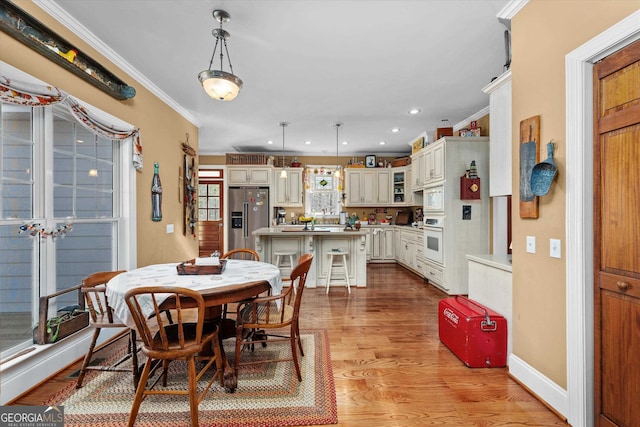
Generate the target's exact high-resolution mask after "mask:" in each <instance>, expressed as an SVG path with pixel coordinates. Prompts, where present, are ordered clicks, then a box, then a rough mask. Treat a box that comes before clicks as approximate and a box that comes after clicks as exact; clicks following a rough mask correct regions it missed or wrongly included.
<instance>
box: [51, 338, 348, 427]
mask: <svg viewBox="0 0 640 427" xmlns="http://www.w3.org/2000/svg"><path fill="white" fill-rule="evenodd" d="M301 338H302V345H303V348H304V354H305V355H304V357H300V369H301V374H302V382H298V379H297V376H296V373H295V368H294V366H293V362H277V363H268V364H259V365H249V366H243V367H242V368H241V369H240V373H239V378H238V388H237V389H236V391H235V393H226V392H225V391H224V389H223V388H222V387H221V386H220V384H219V383H218V382H217V381H216V382H214V384H213V385H212V387H211V389H210V390H209V392H208V393H207V395H206V397H205V398H204V399H203V401H202V402H201V403H200V406H199V424H200V425H201V426H207V427H240V426H242V427H258V426H260V427H276V426H301V425H326V424H337V423H338V416H337V404H336V393H335V384H334V379H333V369H332V367H331V356H330V349H329V339H328V337H327V332H326V330H324V329H319V330H306V331H302V334H301ZM234 345H235V340H234V339H229V340H225V341H224V346H225V350H226V351H227V354H228V355H233V351H234V350H233V347H234ZM290 354H291V347H290V345H289V343H288V342H283V343H270V344H268V345H267V347H266V348H263V347H257V348H256V350H255V351H254V352H253V353H251V352H248V351H245V352H244V353H243V358H244V357H247V358H261V357H269V358H272V357H285V358H286V357H289V356H290ZM116 356H117V355H116ZM207 375H209V373H207V374H206V375H205V376H204V377H203V378H202V379H201V380H200V381H199V387H204V385H205V384H206V382H207V381H206V377H207ZM186 380H187V373H186V364H185V363H184V362H181V361H174V362H171V365H170V368H169V384H168V387H171V384H172V383H176V385H178V386H180V387H182V386H184V385H186ZM84 384H85V385H84V386H83V387H82V388H81V389H79V390H76V389H75V383H70V385H69V386H68V387H66V388H65V389H64V390H63V391H61V392H60V393H59V394H57V395H56V396H54V397H52V398H51V399H50V400H49V402H47V403H46V404H47V405H49V406H63V407H64V425H65V427H79V426H84V427H87V426H91V427H99V426H105V427H106V426H114V427H119V426H126V425H127V420H128V418H129V411H130V410H131V403H132V401H133V396H134V389H133V383H132V381H131V376H130V374H127V373H123V372H99V371H89V372H88V373H87V376H86V377H85V381H84ZM159 386H161V385H160V384H158V385H157V386H156V387H159ZM190 425H191V424H190V421H189V401H188V398H187V396H163V395H158V396H148V397H147V398H146V399H145V400H144V401H143V402H142V405H141V406H140V413H139V414H138V417H137V419H136V426H140V427H182V426H185V427H186V426H190Z"/></svg>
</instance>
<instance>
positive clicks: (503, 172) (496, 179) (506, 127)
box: [482, 70, 512, 197]
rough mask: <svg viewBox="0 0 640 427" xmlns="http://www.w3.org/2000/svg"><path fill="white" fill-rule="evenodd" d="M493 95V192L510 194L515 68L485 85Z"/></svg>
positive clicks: (497, 194) (490, 118)
mask: <svg viewBox="0 0 640 427" xmlns="http://www.w3.org/2000/svg"><path fill="white" fill-rule="evenodd" d="M482 91H483V92H485V93H487V94H489V127H490V129H491V149H490V155H489V164H490V170H489V176H490V182H489V195H490V196H491V197H494V196H509V195H511V194H512V184H511V181H512V179H511V163H512V161H511V160H512V159H511V146H512V144H511V139H512V135H511V70H508V71H507V72H505V73H503V74H502V75H500V76H499V77H498V78H497V79H495V80H494V81H492V82H491V83H489V84H488V85H487V86H485V87H484V88H482Z"/></svg>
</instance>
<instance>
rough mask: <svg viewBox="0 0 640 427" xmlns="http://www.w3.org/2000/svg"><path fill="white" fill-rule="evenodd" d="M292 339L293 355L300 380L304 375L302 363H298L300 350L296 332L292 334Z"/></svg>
mask: <svg viewBox="0 0 640 427" xmlns="http://www.w3.org/2000/svg"><path fill="white" fill-rule="evenodd" d="M290 341H291V354H292V356H293V364H294V365H295V367H296V373H297V374H298V381H302V375H301V374H300V363H298V350H297V349H296V347H297V346H298V345H297V344H296V335H295V334H291V338H290Z"/></svg>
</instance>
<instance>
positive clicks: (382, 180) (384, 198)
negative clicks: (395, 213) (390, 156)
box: [376, 169, 393, 205]
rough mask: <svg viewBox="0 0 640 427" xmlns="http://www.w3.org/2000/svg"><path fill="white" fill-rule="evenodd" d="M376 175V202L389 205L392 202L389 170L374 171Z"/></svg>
mask: <svg viewBox="0 0 640 427" xmlns="http://www.w3.org/2000/svg"><path fill="white" fill-rule="evenodd" d="M376 175H377V178H378V180H377V181H378V182H377V187H378V191H377V196H378V197H377V203H378V204H384V205H390V204H391V202H392V200H393V199H392V197H393V196H392V195H391V170H390V169H383V170H378V171H376Z"/></svg>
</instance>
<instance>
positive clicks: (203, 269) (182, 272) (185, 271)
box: [176, 259, 227, 276]
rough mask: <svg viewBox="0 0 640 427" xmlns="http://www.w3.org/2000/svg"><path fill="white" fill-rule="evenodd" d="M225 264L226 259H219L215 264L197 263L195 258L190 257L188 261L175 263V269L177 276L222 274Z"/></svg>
mask: <svg viewBox="0 0 640 427" xmlns="http://www.w3.org/2000/svg"><path fill="white" fill-rule="evenodd" d="M226 265H227V260H226V259H221V260H220V263H219V264H217V265H197V264H196V260H195V259H190V260H189V261H185V262H181V263H180V264H178V265H176V269H177V270H178V276H186V275H191V276H193V275H204V274H222V272H223V271H224V268H225V266H226Z"/></svg>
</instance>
